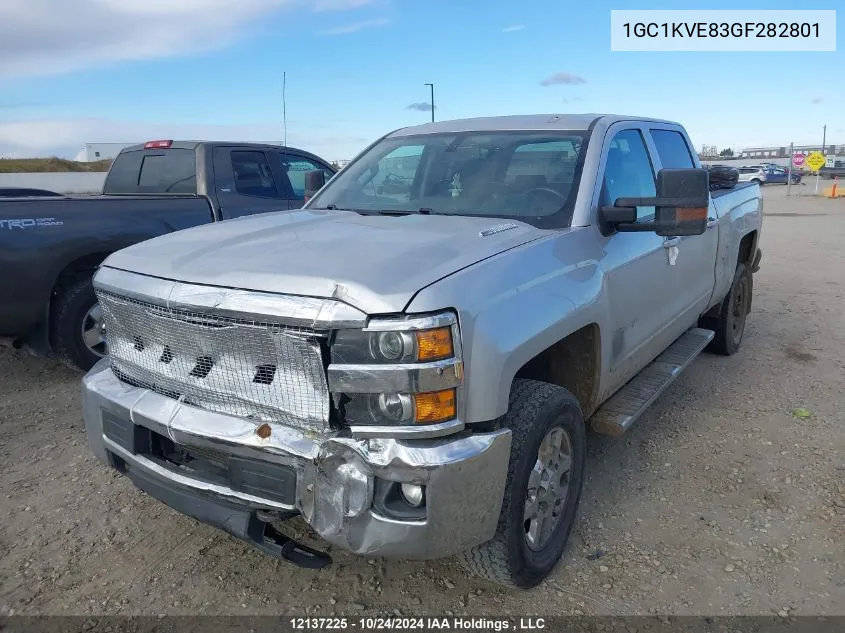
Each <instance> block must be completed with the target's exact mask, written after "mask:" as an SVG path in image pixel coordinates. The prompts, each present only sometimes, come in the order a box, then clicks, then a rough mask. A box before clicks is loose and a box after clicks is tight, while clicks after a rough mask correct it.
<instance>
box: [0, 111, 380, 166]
mask: <svg viewBox="0 0 845 633" xmlns="http://www.w3.org/2000/svg"><path fill="white" fill-rule="evenodd" d="M342 129H343V128H342V127H340V126H338V130H342ZM288 130H289V131H288V139H287V143H288V145H290V146H292V147H298V148H300V149H304V150H308V151H311V152H313V153H315V154H317V155H319V156H323V157H324V158H326V159H328V160H335V159H338V158H352V157H353V156H354V155H355V154H357V153H358V152H359V151H360V150H362V149H363V148H364V147H365V146H366V145H367V144H368V143H370V142H371V141H372V140H374V139H375V135H374V136H373V137H372V138H369V137H367V135H366V133H364V132H361V133H359V134H357V135H355V136H352V135H349V134H347V133H344V132H338V134H332V131H331V126H326V125H325V124H323V125H321V126H320V128H319V129H316V128H310V129H309V128H308V127H307V126H305V125H301V124H297V123H296V122H294V121H288ZM159 138H167V139H200V140H202V139H208V140H215V141H229V140H231V141H257V142H281V141H282V139H283V130H282V126H281V125H280V124H278V123H265V124H255V125H206V124H195V123H178V124H169V123H141V122H136V121H119V120H113V119H102V118H88V119H38V120H34V119H30V120H18V121H0V156H15V157H41V156H60V157H64V158H73V157H74V156H76V154H77V153H78V152H79V150H80V148H81V147H82V146H83V145H84V144H85V143H141V142H143V141H148V140H151V139H159Z"/></svg>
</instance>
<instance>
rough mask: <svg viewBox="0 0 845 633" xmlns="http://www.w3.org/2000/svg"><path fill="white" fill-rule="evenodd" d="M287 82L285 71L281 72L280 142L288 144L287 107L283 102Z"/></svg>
mask: <svg viewBox="0 0 845 633" xmlns="http://www.w3.org/2000/svg"><path fill="white" fill-rule="evenodd" d="M286 84H287V72H283V73H282V129H283V131H284V140H283V141H282V144H283V145H284V146H285V147H287V146H288V109H287V103H286V102H285V88H286V87H287V86H286Z"/></svg>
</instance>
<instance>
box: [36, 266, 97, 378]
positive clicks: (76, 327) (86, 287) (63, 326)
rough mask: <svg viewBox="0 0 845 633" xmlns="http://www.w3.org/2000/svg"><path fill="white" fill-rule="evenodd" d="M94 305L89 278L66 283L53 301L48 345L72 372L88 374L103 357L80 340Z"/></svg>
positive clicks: (80, 278)
mask: <svg viewBox="0 0 845 633" xmlns="http://www.w3.org/2000/svg"><path fill="white" fill-rule="evenodd" d="M96 304H97V296H96V295H95V294H94V287H93V286H92V285H91V277H90V276H88V275H85V276H80V277H78V278H77V279H75V280H74V281H72V282H70V283H68V284H67V285H66V286H64V287H63V288H62V289H61V290H60V291H59V293H58V294H57V295H56V296H55V297H53V303H52V306H51V321H50V345H51V347H52V349H53V353H54V354H55V355H56V356H57V357H58V358H59V360H61V361H62V362H63V363H64V364H65V365H67V366H68V367H70V368H71V369H76V370H80V371H88V370H89V369H91V367H93V366H94V364H95V363H96V362H97V361H98V360H100V359H101V358H102V357H103V354H98V353H95V352H94V351H92V350H91V349H90V348H89V347H88V345H86V344H85V340H84V339H83V336H82V332H83V325H84V324H85V323H86V321H88V313H89V311H90V310H91V309H92V308H93V307H94V306H95V305H96ZM103 351H105V350H104V349H103Z"/></svg>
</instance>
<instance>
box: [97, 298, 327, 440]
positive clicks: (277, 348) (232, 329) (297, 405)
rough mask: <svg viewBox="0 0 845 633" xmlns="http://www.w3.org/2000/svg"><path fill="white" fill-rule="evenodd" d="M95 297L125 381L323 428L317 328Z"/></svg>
mask: <svg viewBox="0 0 845 633" xmlns="http://www.w3.org/2000/svg"><path fill="white" fill-rule="evenodd" d="M97 298H98V299H99V301H100V305H101V306H102V310H103V318H104V321H105V325H106V336H107V339H108V346H109V357H110V359H111V366H112V369H113V370H114V373H115V375H116V376H117V377H118V378H120V379H121V380H123V381H124V382H127V383H129V384H132V385H135V386H139V387H145V388H147V389H150V390H153V391H156V392H158V393H160V394H163V395H166V396H168V397H170V398H175V399H179V398H181V399H182V401H183V402H185V403H186V404H191V405H193V406H197V407H200V408H204V409H208V410H210V411H218V412H222V413H228V414H231V415H237V416H241V417H252V418H256V419H259V420H264V421H275V422H280V423H283V424H289V425H292V426H298V427H307V428H314V427H315V426H316V427H319V428H324V427H325V426H327V424H328V419H329V393H328V386H327V383H326V373H325V369H324V366H323V356H322V351H321V344H320V343H321V337H322V336H323V335H321V334H320V333H319V332H316V331H314V330H310V329H307V328H301V327H290V326H286V325H283V324H279V323H273V322H264V321H259V320H255V321H247V320H242V319H234V318H230V317H222V316H217V315H212V314H208V313H203V312H194V311H189V310H185V309H174V308H165V307H162V306H158V305H154V304H152V303H146V302H142V301H138V300H135V299H128V298H126V297H121V296H118V295H115V294H112V293H109V292H104V291H102V290H100V291H97ZM258 318H260V317H258Z"/></svg>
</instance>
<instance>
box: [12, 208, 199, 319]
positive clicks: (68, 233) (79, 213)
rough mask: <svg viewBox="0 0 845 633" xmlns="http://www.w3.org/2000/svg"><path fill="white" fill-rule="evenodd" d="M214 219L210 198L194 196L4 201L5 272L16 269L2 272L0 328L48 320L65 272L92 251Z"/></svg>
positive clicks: (104, 249) (122, 245)
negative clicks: (55, 290) (58, 281)
mask: <svg viewBox="0 0 845 633" xmlns="http://www.w3.org/2000/svg"><path fill="white" fill-rule="evenodd" d="M212 220H213V217H212V212H211V206H210V204H209V201H208V200H207V199H206V198H204V197H200V196H190V195H189V196H182V195H180V196H173V195H170V196H162V195H154V196H143V195H142V196H77V197H61V198H56V197H26V198H7V199H3V200H0V270H4V271H14V274H10V275H0V297H3V305H2V308H0V333H2V334H4V335H6V334H8V335H13V334H18V333H20V330H21V328H22V327H23V326H24V324H27V323H30V322H32V321H33V320H40V319H42V318H43V316H44V315H42V314H40V312H41V311H43V310H44V307H45V306H46V305H48V303H49V297H50V293H51V290H52V288H53V284H54V282H55V280H56V277H57V275H58V274H59V272H60V271H62V270H63V269H64V268H65V267H66V266H67V265H68V264H69V263H70V262H73V261H75V260H77V259H78V258H79V257H82V256H90V255H91V253H92V250H93V251H94V252H95V254H96V253H99V252H102V253H103V254H107V253H111V252H114V251H115V250H118V249H120V248H124V247H126V246H129V245H131V244H135V243H136V242H139V241H142V240H145V239H149V238H151V237H155V236H157V235H163V234H164V233H169V232H171V231H176V230H179V229H183V228H188V227H191V226H197V225H199V224H206V223H208V222H211V221H212ZM92 242H94V243H96V248H94V249H92ZM35 312H38V313H35Z"/></svg>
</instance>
